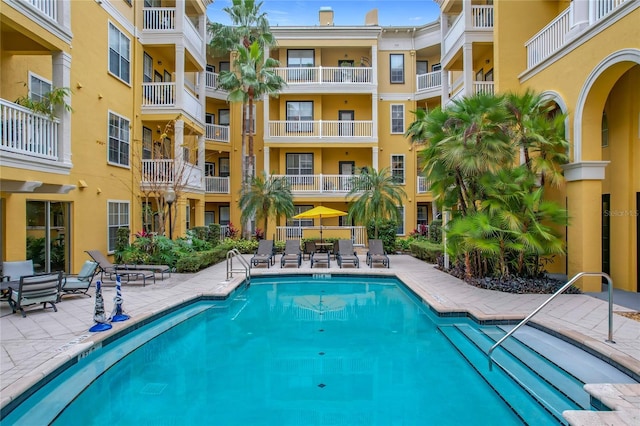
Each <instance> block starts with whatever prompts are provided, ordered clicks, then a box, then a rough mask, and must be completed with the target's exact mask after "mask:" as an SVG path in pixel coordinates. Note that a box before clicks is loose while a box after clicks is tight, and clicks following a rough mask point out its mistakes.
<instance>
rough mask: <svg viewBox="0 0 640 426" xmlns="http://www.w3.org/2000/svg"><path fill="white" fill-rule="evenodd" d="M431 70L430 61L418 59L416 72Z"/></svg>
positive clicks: (421, 72)
mask: <svg viewBox="0 0 640 426" xmlns="http://www.w3.org/2000/svg"><path fill="white" fill-rule="evenodd" d="M428 72H429V62H427V61H416V74H418V75H420V74H426V73H428Z"/></svg>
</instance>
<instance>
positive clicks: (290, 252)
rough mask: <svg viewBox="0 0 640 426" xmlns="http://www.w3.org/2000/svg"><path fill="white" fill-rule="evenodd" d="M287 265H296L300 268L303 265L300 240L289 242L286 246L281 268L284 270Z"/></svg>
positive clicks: (281, 259)
mask: <svg viewBox="0 0 640 426" xmlns="http://www.w3.org/2000/svg"><path fill="white" fill-rule="evenodd" d="M287 263H295V264H296V266H297V267H298V268H299V267H300V265H301V264H302V251H301V250H300V240H287V242H286V244H285V246H284V253H282V257H281V258H280V267H281V268H284V266H285V265H286V264H287Z"/></svg>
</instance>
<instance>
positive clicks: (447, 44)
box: [442, 13, 464, 54]
mask: <svg viewBox="0 0 640 426" xmlns="http://www.w3.org/2000/svg"><path fill="white" fill-rule="evenodd" d="M462 33H464V14H462V13H461V14H460V15H458V18H456V20H455V22H454V23H453V25H452V26H451V28H449V31H448V32H447V34H446V35H445V36H444V40H443V41H442V44H443V45H444V49H442V52H443V54H445V53H446V52H449V51H450V50H451V49H452V48H453V45H454V44H455V42H456V41H457V40H458V39H459V38H460V36H462Z"/></svg>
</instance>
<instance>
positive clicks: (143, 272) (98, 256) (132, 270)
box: [87, 250, 170, 287]
mask: <svg viewBox="0 0 640 426" xmlns="http://www.w3.org/2000/svg"><path fill="white" fill-rule="evenodd" d="M87 254H88V255H89V256H91V258H92V259H93V260H95V261H96V262H97V263H98V268H99V271H100V281H104V276H105V275H106V276H107V278H109V279H110V280H111V281H114V280H115V279H116V276H117V275H120V277H121V278H124V279H125V282H129V281H131V280H134V281H135V280H139V279H141V280H142V286H143V287H144V286H145V285H146V284H147V279H152V280H153V282H154V283H155V282H156V272H161V271H165V272H167V270H168V271H170V268H169V267H168V266H167V265H120V264H114V263H111V262H110V261H109V259H107V257H106V256H105V255H103V254H102V252H101V251H99V250H87ZM147 267H150V268H152V269H146V268H147ZM163 276H164V273H163Z"/></svg>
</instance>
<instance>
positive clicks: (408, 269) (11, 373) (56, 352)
mask: <svg viewBox="0 0 640 426" xmlns="http://www.w3.org/2000/svg"><path fill="white" fill-rule="evenodd" d="M245 258H246V259H249V258H250V256H245ZM277 260H279V256H278V259H277ZM360 260H361V261H360V265H361V266H360V268H358V269H356V268H347V267H345V268H343V269H340V268H339V267H338V266H337V264H336V263H335V262H333V261H332V262H331V265H330V266H331V267H330V268H326V267H320V268H318V267H316V268H313V269H311V268H310V263H309V261H308V260H305V261H303V263H302V266H301V267H300V268H296V267H295V266H292V267H285V268H280V266H279V262H278V261H276V265H275V266H272V267H271V268H266V267H258V268H253V269H252V276H259V275H267V274H283V273H286V274H289V273H291V274H296V273H303V274H305V273H306V274H309V273H345V274H346V273H353V274H371V273H372V272H374V273H376V274H384V275H394V276H397V277H398V278H400V279H401V280H402V281H403V282H404V283H405V284H407V285H408V286H409V287H410V288H411V289H412V290H413V291H414V292H415V293H416V294H418V295H419V296H420V297H422V299H424V300H425V301H426V302H428V303H429V304H430V305H431V306H432V307H433V308H434V309H436V310H437V311H439V312H469V313H470V314H471V315H472V316H474V317H475V318H476V319H478V320H495V319H522V318H524V317H526V316H527V315H528V314H529V313H531V312H532V311H533V310H534V309H535V308H537V307H538V306H539V305H540V304H542V303H543V302H544V301H545V300H546V299H547V298H548V297H549V295H544V294H524V295H523V294H511V293H501V292H497V291H493V290H484V289H479V288H476V287H473V286H470V285H467V284H466V283H464V282H463V281H461V280H459V279H457V278H454V277H452V276H450V275H448V274H445V273H443V272H441V271H439V270H437V269H436V268H434V266H433V265H430V264H426V263H424V262H422V261H420V260H417V259H415V258H413V257H411V256H407V255H393V256H391V267H390V268H389V269H387V268H380V267H376V268H373V269H371V268H369V267H368V266H367V265H366V264H365V262H364V256H360ZM236 262H237V261H236ZM236 266H237V265H236ZM243 279H244V276H243V274H242V273H238V272H236V273H234V277H233V278H232V279H231V280H229V281H227V280H226V264H225V263H224V262H223V263H220V264H217V265H214V266H211V267H209V268H207V269H205V270H203V271H200V272H198V273H196V274H172V276H171V277H170V278H166V279H165V280H157V281H156V283H155V284H151V285H147V286H145V287H142V284H137V283H131V284H127V285H123V297H124V308H125V311H126V313H127V314H128V315H130V316H131V320H130V321H126V322H123V323H116V324H114V326H113V329H111V330H110V331H107V332H102V333H90V332H88V330H89V328H90V327H91V326H92V325H93V323H94V322H93V311H94V303H95V302H94V298H93V297H91V298H89V297H86V296H65V297H64V298H63V300H62V302H60V303H58V304H57V307H58V312H53V310H52V309H46V310H42V309H39V308H37V307H33V308H27V317H26V318H22V316H21V315H20V314H19V313H16V314H12V313H11V309H10V307H9V306H8V304H7V302H6V301H3V302H0V344H1V347H2V353H1V355H0V382H1V383H0V388H1V391H0V392H1V406H2V407H4V406H5V405H6V404H8V403H9V402H10V401H11V400H12V399H14V398H15V397H16V396H18V395H20V394H21V393H22V392H23V391H24V390H25V389H28V388H29V387H30V386H32V385H33V384H34V383H36V382H38V381H39V380H40V379H41V378H42V377H43V376H45V375H46V374H48V373H50V372H51V371H53V370H55V368H56V367H57V366H59V365H61V364H62V363H63V362H65V361H66V360H68V359H70V358H72V357H75V356H77V355H78V354H80V353H82V352H84V351H86V350H87V349H88V348H90V347H91V346H92V345H93V344H94V343H95V342H99V341H101V340H103V339H104V338H106V337H108V336H109V335H111V334H113V333H115V332H117V331H118V330H120V329H122V328H124V327H128V326H130V325H131V324H133V323H135V322H136V321H140V320H143V319H145V318H148V317H149V316H151V315H153V314H155V313H158V312H161V311H163V310H165V309H167V308H169V307H171V306H175V305H177V304H180V303H182V302H184V301H187V300H189V299H192V298H195V297H198V296H200V295H203V294H207V295H227V294H229V293H230V292H231V291H232V290H233V289H234V288H236V287H237V286H238V285H239V284H240V283H241V282H242V281H243ZM93 290H94V289H93V288H92V291H91V292H90V293H91V294H93ZM114 294H115V288H114V287H113V283H105V286H104V287H103V297H104V300H105V308H106V309H107V314H109V312H110V309H111V308H112V306H113V296H114ZM614 303H615V300H614ZM614 311H630V309H628V308H625V307H623V306H619V305H617V304H614ZM532 322H533V323H536V324H538V325H540V326H542V327H544V328H546V329H549V330H553V331H554V332H556V333H559V334H561V335H564V336H567V337H569V338H570V339H572V340H573V341H575V342H577V343H579V344H581V345H583V346H584V347H585V348H588V349H589V350H591V351H594V352H597V353H598V354H601V355H603V356H604V357H607V358H609V359H612V360H614V361H615V362H616V363H618V364H620V365H622V366H624V367H625V368H626V369H628V370H629V371H631V372H633V373H634V374H635V375H636V377H638V376H640V322H638V321H634V320H632V319H628V318H626V317H623V316H621V315H617V314H614V320H613V337H614V341H615V343H610V342H607V341H606V339H607V334H608V304H607V302H605V301H602V300H599V299H597V298H594V297H591V296H588V295H584V294H579V295H570V294H563V295H560V296H559V297H557V298H556V299H555V300H554V301H552V302H551V303H550V304H549V305H547V306H546V307H545V308H544V309H543V310H542V311H541V312H540V313H539V314H538V315H536V316H535V317H534V318H533V320H532ZM586 389H587V391H588V392H590V393H591V394H592V395H593V396H595V397H597V398H598V399H599V400H600V401H602V402H603V403H605V404H606V405H607V406H609V407H610V408H612V409H613V410H614V411H610V412H596V411H571V412H565V418H566V419H567V420H568V421H569V423H570V424H572V425H604V424H614V425H638V424H640V385H619V384H618V385H616V384H597V385H595V384H591V385H589V384H588V385H586Z"/></svg>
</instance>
